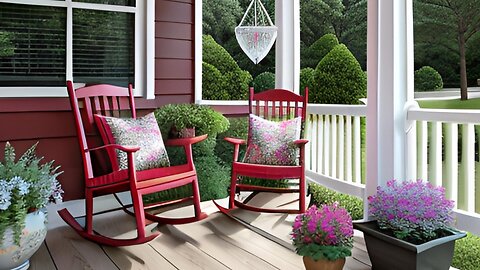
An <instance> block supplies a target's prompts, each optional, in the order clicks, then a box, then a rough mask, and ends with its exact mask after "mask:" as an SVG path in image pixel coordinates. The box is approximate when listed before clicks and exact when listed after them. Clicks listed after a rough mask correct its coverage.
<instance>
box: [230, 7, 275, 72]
mask: <svg viewBox="0 0 480 270" xmlns="http://www.w3.org/2000/svg"><path fill="white" fill-rule="evenodd" d="M235 36H236V38H237V41H238V44H240V47H241V48H242V50H243V51H244V52H245V54H246V55H247V56H248V58H250V60H252V61H253V63H255V64H258V63H259V62H260V61H262V59H263V58H265V56H267V54H268V52H269V51H270V49H271V48H272V46H273V43H275V39H276V38H277V27H276V26H275V25H273V23H272V20H271V19H270V16H269V15H268V12H267V11H266V10H265V7H264V6H263V4H262V2H261V1H260V0H252V2H251V3H250V5H249V6H248V8H247V11H246V12H245V15H243V18H242V21H241V22H240V24H239V25H238V26H237V27H235Z"/></svg>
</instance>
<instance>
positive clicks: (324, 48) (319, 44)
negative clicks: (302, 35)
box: [302, 34, 338, 68]
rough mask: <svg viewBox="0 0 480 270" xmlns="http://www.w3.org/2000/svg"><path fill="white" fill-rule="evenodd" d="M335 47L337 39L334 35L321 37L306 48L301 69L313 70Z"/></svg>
mask: <svg viewBox="0 0 480 270" xmlns="http://www.w3.org/2000/svg"><path fill="white" fill-rule="evenodd" d="M337 45H338V39H337V37H336V36H335V35H334V34H325V35H323V36H322V37H320V38H319V39H317V41H315V42H314V43H313V44H312V45H310V47H308V49H307V53H306V55H305V57H304V58H303V60H304V63H302V67H311V68H315V67H316V66H317V65H318V63H319V62H320V61H321V60H322V59H323V57H325V55H327V54H328V53H329V52H330V51H331V50H332V49H333V48H334V47H335V46H337Z"/></svg>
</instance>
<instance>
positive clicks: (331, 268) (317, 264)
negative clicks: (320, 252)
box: [303, 256, 345, 270]
mask: <svg viewBox="0 0 480 270" xmlns="http://www.w3.org/2000/svg"><path fill="white" fill-rule="evenodd" d="M303 264H305V269H307V270H342V269H343V266H344V265H345V258H342V259H338V260H335V261H329V260H325V259H320V260H318V261H314V260H313V259H312V258H311V257H307V256H304V257H303Z"/></svg>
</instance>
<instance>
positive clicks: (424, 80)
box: [415, 66, 443, 91]
mask: <svg viewBox="0 0 480 270" xmlns="http://www.w3.org/2000/svg"><path fill="white" fill-rule="evenodd" d="M442 87H443V80H442V76H441V75H440V73H438V72H437V71H436V70H435V69H434V68H432V67H430V66H423V67H421V68H420V69H418V70H416V71H415V91H435V90H439V89H442Z"/></svg>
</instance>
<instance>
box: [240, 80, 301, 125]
mask: <svg viewBox="0 0 480 270" xmlns="http://www.w3.org/2000/svg"><path fill="white" fill-rule="evenodd" d="M307 102H308V88H306V89H305V95H304V96H300V95H297V94H295V93H293V92H292V91H289V90H285V89H270V90H266V91H263V92H260V93H256V94H255V93H254V90H253V88H250V98H249V109H250V110H249V112H250V113H253V114H255V115H257V116H262V117H263V118H265V119H273V120H285V119H291V118H294V117H299V116H300V117H302V122H303V121H305V117H306V107H307ZM277 104H278V105H277ZM277 110H278V111H277ZM261 113H263V115H262V114H261ZM277 118H278V119H277Z"/></svg>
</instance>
